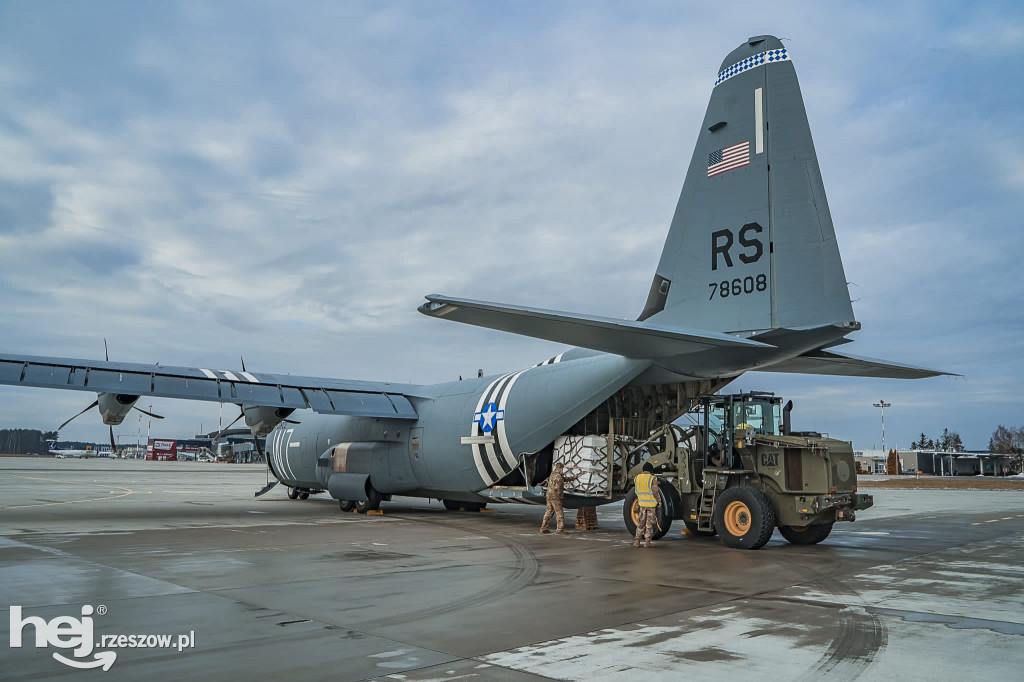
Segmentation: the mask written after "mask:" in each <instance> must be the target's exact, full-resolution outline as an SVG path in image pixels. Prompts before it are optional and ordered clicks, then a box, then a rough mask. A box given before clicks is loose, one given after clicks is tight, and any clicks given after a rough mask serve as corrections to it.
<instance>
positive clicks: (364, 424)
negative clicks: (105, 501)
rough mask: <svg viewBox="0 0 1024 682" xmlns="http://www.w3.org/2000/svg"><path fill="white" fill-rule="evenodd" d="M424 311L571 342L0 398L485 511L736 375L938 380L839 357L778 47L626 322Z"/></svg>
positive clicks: (27, 381)
mask: <svg viewBox="0 0 1024 682" xmlns="http://www.w3.org/2000/svg"><path fill="white" fill-rule="evenodd" d="M426 298H427V302H426V303H424V304H423V305H421V306H420V308H419V311H420V312H421V313H423V314H425V315H429V316H431V317H436V318H441V319H445V320H451V321H455V322H462V323H464V324H471V325H477V326H481V327H487V328H490V329H498V330H502V331H506V332H512V333H514V334H521V335H525V336H530V337H534V338H539V339H546V340H549V341H555V342H559V343H564V344H569V345H571V346H574V347H573V348H572V349H571V350H567V351H565V352H563V353H559V354H558V355H556V356H555V357H552V358H550V359H547V360H544V361H543V362H539V363H537V364H536V365H534V366H532V367H527V368H525V369H520V370H517V371H512V372H507V373H504V374H501V375H500V376H490V377H482V378H477V379H472V380H468V381H456V382H452V383H444V384H437V385H432V386H419V385H406V384H392V383H384V382H370V381H348V380H343V379H325V378H314V377H297V376H288V375H282V374H264V373H260V372H249V371H247V370H245V369H244V368H243V370H242V371H238V370H226V369H213V368H189V367H167V366H163V365H144V364H132V363H122V362H109V361H107V362H98V361H97V362H93V361H88V360H77V359H69V358H51V357H35V356H28V355H3V354H0V383H4V384H11V385H16V386H38V387H44V388H59V389H69V390H78V391H91V392H95V393H97V394H98V398H97V406H98V407H99V408H100V412H101V415H102V418H103V421H104V423H106V424H112V425H116V424H119V423H121V421H122V420H123V419H124V417H125V415H127V413H128V412H129V411H130V410H131V409H132V407H133V406H134V405H135V402H136V401H137V400H138V398H139V397H140V396H143V395H148V396H157V397H166V398H181V399H186V400H207V401H214V402H226V403H235V404H237V405H239V406H240V407H241V410H242V413H241V414H240V415H239V419H241V418H243V417H244V419H245V422H246V424H247V425H248V426H249V428H250V429H251V430H252V432H253V434H254V436H264V435H266V436H268V438H267V462H268V465H269V468H270V471H271V472H272V473H273V475H274V476H275V477H276V478H277V479H278V480H279V481H281V482H283V483H284V484H285V485H286V486H288V487H289V488H290V493H289V494H290V496H296V495H299V494H302V495H303V496H306V495H308V493H310V492H316V491H323V490H326V491H329V493H330V494H331V496H332V497H334V498H336V499H338V500H340V501H341V506H342V508H343V509H344V508H351V507H352V506H357V507H358V508H359V509H360V510H367V509H372V508H374V507H376V506H377V505H379V504H380V501H381V499H382V498H383V499H388V498H389V497H390V496H391V495H396V494H400V495H407V496H420V497H427V498H438V499H442V500H446V501H448V502H454V501H460V500H461V501H463V502H466V503H469V504H474V503H476V504H482V503H485V502H488V501H491V500H493V499H494V497H495V495H494V494H493V493H494V491H496V490H499V489H501V490H505V489H510V488H517V489H521V488H523V487H527V488H528V487H530V486H532V485H535V484H536V483H537V482H540V481H543V480H544V479H545V478H546V475H547V472H548V470H549V468H550V464H551V457H552V447H553V443H554V441H555V440H556V439H557V438H558V437H559V436H561V435H563V434H575V435H587V434H601V433H605V432H606V430H607V428H608V425H609V421H610V420H621V423H623V424H625V423H626V418H627V417H628V418H629V420H630V423H633V424H641V425H645V426H642V430H641V432H640V433H639V436H643V435H644V434H645V433H650V432H651V431H653V430H654V429H656V428H657V427H659V426H661V425H663V424H667V423H670V422H673V421H675V420H677V419H679V418H680V416H682V415H684V414H685V413H686V412H687V411H688V410H689V409H690V407H691V405H692V404H693V403H694V401H695V399H696V398H697V397H698V396H699V395H701V394H707V393H712V392H714V391H717V390H718V389H720V388H721V387H723V386H725V385H726V384H727V383H729V382H730V381H732V380H733V379H735V378H736V377H738V376H740V375H741V374H743V373H744V372H750V371H771V372H796V373H807V374H828V375H846V376H864V377H889V378H906V379H910V378H923V377H932V376H938V375H940V374H944V372H937V371H932V370H927V369H921V368H916V367H911V366H907V365H900V364H894V363H890V362H884V361H879V360H871V359H866V358H860V357H856V356H853V355H848V354H846V353H843V352H841V351H838V350H835V348H836V347H837V346H839V345H841V344H845V343H847V342H849V341H850V339H848V338H847V336H848V335H849V334H850V333H851V332H854V331H857V330H859V329H860V323H858V322H857V321H856V320H855V318H854V315H853V308H852V305H851V303H850V296H849V291H848V289H847V282H846V276H845V274H844V272H843V264H842V261H841V260H840V256H839V248H838V245H837V243H836V236H835V231H834V229H833V225H832V218H831V215H830V213H829V209H828V202H827V201H826V198H825V189H824V186H823V184H822V180H821V173H820V171H819V168H818V161H817V157H816V155H815V151H814V144H813V142H812V140H811V131H810V127H809V126H808V123H807V115H806V112H805V110H804V105H803V99H802V97H801V94H800V88H799V84H798V82H797V77H796V71H795V69H794V67H793V62H792V60H791V58H790V54H789V51H788V50H787V49H786V47H785V46H784V45H783V44H782V42H781V41H780V40H779V39H778V38H775V37H773V36H757V37H754V38H751V39H749V40H748V41H746V42H744V43H743V44H742V45H740V46H739V47H738V48H736V49H735V50H733V51H732V52H731V53H729V55H728V56H727V57H726V58H725V61H724V62H723V63H722V66H721V68H720V69H719V72H718V74H717V77H716V78H715V81H714V83H713V89H712V94H711V100H710V102H709V104H708V108H707V113H706V114H705V116H704V122H703V123H702V125H701V128H700V132H699V134H698V136H697V144H696V148H695V149H694V152H693V157H692V159H691V160H690V165H689V168H688V170H687V173H686V179H685V181H684V184H683V189H682V194H681V195H680V197H679V202H678V204H677V207H676V211H675V216H674V217H673V219H672V223H671V226H670V228H669V232H668V237H667V239H666V241H665V247H664V250H663V251H662V254H661V260H660V262H659V263H658V267H657V270H656V272H655V275H654V281H653V282H652V284H651V289H650V293H649V294H648V296H647V301H646V304H645V305H644V308H643V311H642V312H641V313H640V316H639V317H638V319H637V320H636V321H629V320H622V319H611V318H606V317H595V316H589V315H577V314H573V313H565V312H558V311H553V310H543V309H540V308H530V307H522V306H512V305H504V304H499V303H488V302H483V301H475V300H468V299H462V298H452V297H449V296H441V295H431V296H427V297H426ZM296 410H309V411H311V412H312V413H308V412H301V413H298V414H296V415H294V416H293V413H294V412H295V411H296ZM289 417H291V418H292V420H297V421H298V423H296V421H292V422H291V423H287V422H285V419H287V418H289ZM236 421H237V419H236ZM257 443H258V440H257ZM269 487H270V485H268V487H267V488H266V489H264V490H263V491H261V492H265V491H266V490H267V489H269ZM448 502H446V504H447V503H448Z"/></svg>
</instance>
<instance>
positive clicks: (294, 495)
mask: <svg viewBox="0 0 1024 682" xmlns="http://www.w3.org/2000/svg"><path fill="white" fill-rule="evenodd" d="M288 499H289V500H297V499H299V491H298V490H296V489H295V488H288Z"/></svg>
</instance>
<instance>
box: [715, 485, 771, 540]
mask: <svg viewBox="0 0 1024 682" xmlns="http://www.w3.org/2000/svg"><path fill="white" fill-rule="evenodd" d="M714 518H715V530H717V531H718V537H719V539H721V541H722V544H724V545H725V546H726V547H732V548H733V549H760V548H761V547H764V545H765V543H767V542H768V540H770V539H771V537H772V533H774V532H775V509H774V508H773V507H772V503H771V502H770V501H769V500H768V498H767V497H766V496H765V494H764V493H762V492H761V491H760V490H758V489H757V488H751V487H750V486H746V485H741V486H737V487H735V488H726V489H725V490H724V491H723V492H722V494H721V495H719V496H718V500H717V501H716V502H715V515H714Z"/></svg>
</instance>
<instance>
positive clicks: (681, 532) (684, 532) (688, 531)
mask: <svg viewBox="0 0 1024 682" xmlns="http://www.w3.org/2000/svg"><path fill="white" fill-rule="evenodd" d="M679 534H680V535H693V533H691V532H690V529H689V528H684V529H683V530H682V531H680V533H679Z"/></svg>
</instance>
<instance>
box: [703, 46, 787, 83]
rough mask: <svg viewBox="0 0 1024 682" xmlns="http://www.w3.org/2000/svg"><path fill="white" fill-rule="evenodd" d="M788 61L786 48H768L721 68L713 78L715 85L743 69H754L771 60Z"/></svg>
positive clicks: (769, 62)
mask: <svg viewBox="0 0 1024 682" xmlns="http://www.w3.org/2000/svg"><path fill="white" fill-rule="evenodd" d="M785 61H789V52H787V50H786V48H784V47H783V48H780V49H778V50H768V51H767V52H760V53H758V54H755V55H751V56H749V57H747V58H746V59H741V60H740V61H738V62H736V63H735V64H733V65H732V66H730V67H728V68H725V69H723V70H722V71H721V72H720V73H719V74H718V78H716V79H715V85H716V86H718V85H721V84H722V83H724V82H725V81H727V80H729V79H730V78H732V77H733V76H738V75H739V74H741V73H743V72H744V71H749V70H750V69H755V68H757V67H759V66H761V65H763V64H771V63H772V62H785Z"/></svg>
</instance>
